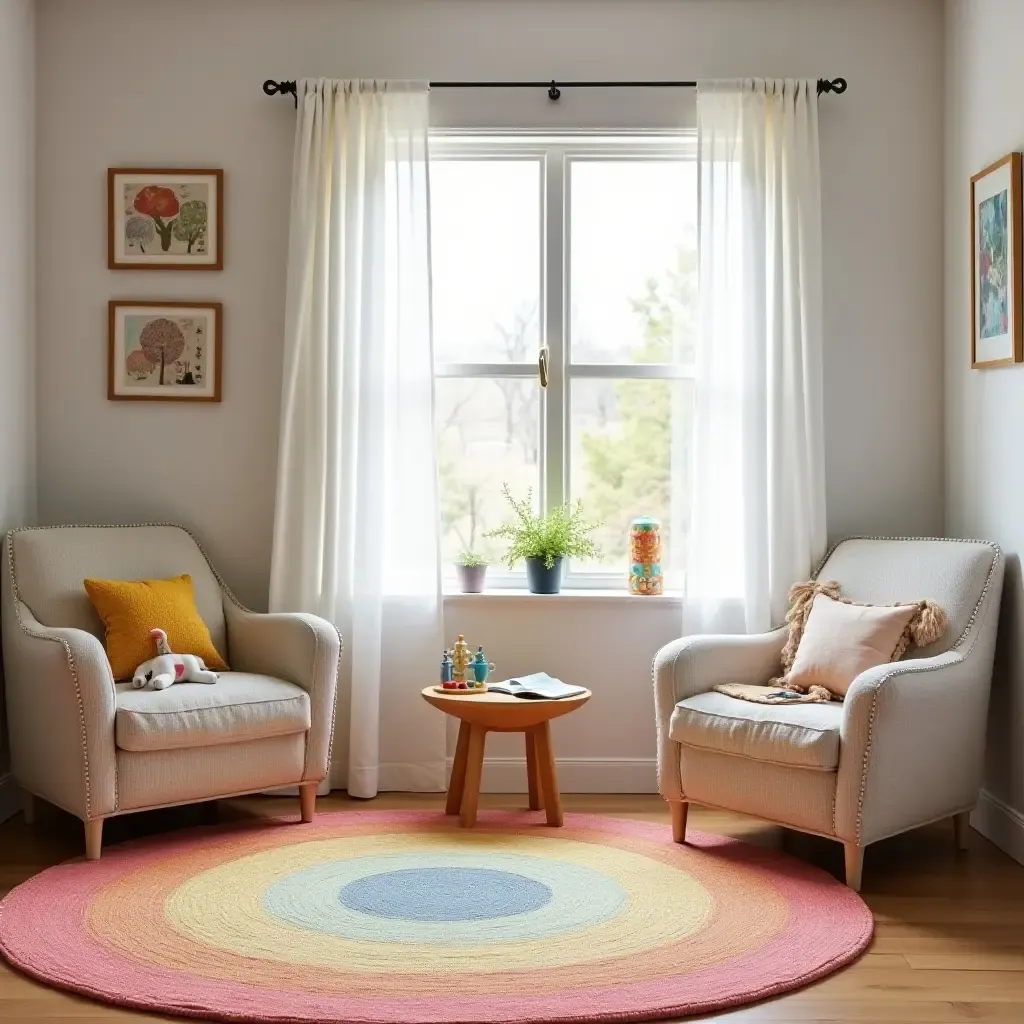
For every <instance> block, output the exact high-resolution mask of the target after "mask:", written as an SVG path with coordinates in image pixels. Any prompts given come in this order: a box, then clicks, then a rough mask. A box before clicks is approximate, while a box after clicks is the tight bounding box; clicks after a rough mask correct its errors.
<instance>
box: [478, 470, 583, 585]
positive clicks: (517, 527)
mask: <svg viewBox="0 0 1024 1024" xmlns="http://www.w3.org/2000/svg"><path fill="white" fill-rule="evenodd" d="M502 493H504V495H505V499H506V501H508V503H509V504H510V505H511V506H512V510H513V512H514V513H515V521H514V522H512V523H506V524H505V525H504V526H499V527H498V528H497V529H496V530H491V531H490V532H489V533H487V534H486V536H488V537H500V538H502V539H503V540H507V541H509V542H510V543H509V546H508V551H506V552H505V562H506V564H507V565H508V567H509V568H510V569H512V568H514V567H515V566H516V564H517V563H519V562H521V561H522V560H523V559H524V558H543V559H544V565H545V566H546V567H547V568H548V569H550V568H551V567H552V566H553V565H554V564H555V559H556V558H559V557H563V558H580V559H586V558H596V557H598V551H597V547H596V546H595V544H594V542H593V540H592V539H591V538H590V534H591V533H592V532H593V531H594V530H595V529H597V525H598V524H597V523H589V522H587V521H586V520H585V519H584V518H583V502H581V501H577V502H576V505H575V506H573V505H572V503H571V502H568V501H567V502H566V503H565V504H564V505H559V506H558V507H557V508H554V509H552V510H551V512H549V513H548V514H547V515H534V512H533V495H532V493H531V492H530V491H527V492H526V497H525V498H524V499H523V500H522V501H516V499H515V498H513V497H512V492H511V491H510V490H509V489H508V484H505V486H504V487H503V488H502Z"/></svg>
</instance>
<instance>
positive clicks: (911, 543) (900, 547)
mask: <svg viewBox="0 0 1024 1024" xmlns="http://www.w3.org/2000/svg"><path fill="white" fill-rule="evenodd" d="M997 557H998V548H997V547H996V546H995V545H994V544H989V543H986V542H983V541H968V540H930V539H927V540H926V539H922V540H916V539H911V540H874V539H868V538H853V539H851V540H844V541H843V542H842V543H841V544H839V545H837V546H836V548H835V549H834V550H833V551H832V553H831V554H830V555H829V557H828V560H827V561H826V562H825V564H824V565H823V566H822V567H821V569H820V570H819V571H818V574H817V579H819V580H837V581H838V583H839V586H840V588H841V591H842V595H843V597H848V598H850V600H852V601H863V602H866V603H868V604H893V603H896V602H906V603H912V602H915V601H921V600H929V601H934V602H935V603H936V604H937V605H939V606H940V607H941V608H942V609H943V611H945V613H946V615H947V616H948V618H949V627H948V629H947V630H946V632H945V634H944V635H943V636H941V637H940V638H939V639H938V640H937V641H936V642H935V643H933V644H929V645H928V646H927V647H911V648H910V649H909V650H908V651H907V653H906V654H905V655H904V657H907V658H929V657H932V656H933V655H936V654H941V653H942V652H943V651H948V650H949V649H950V648H951V647H952V646H953V645H954V644H956V642H957V640H958V639H959V638H960V637H961V636H962V635H963V634H964V633H965V631H966V630H967V628H968V625H969V624H970V623H971V617H972V615H973V614H974V611H975V609H976V608H977V607H978V605H979V602H980V600H981V597H982V594H983V593H984V591H985V587H986V584H987V583H988V580H989V576H990V573H991V572H992V568H993V566H994V565H995V564H996V561H997Z"/></svg>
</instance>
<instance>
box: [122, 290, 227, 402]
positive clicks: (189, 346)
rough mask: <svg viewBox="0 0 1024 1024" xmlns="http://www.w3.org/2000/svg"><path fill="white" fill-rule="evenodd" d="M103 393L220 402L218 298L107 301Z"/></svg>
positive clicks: (130, 397) (129, 397)
mask: <svg viewBox="0 0 1024 1024" xmlns="http://www.w3.org/2000/svg"><path fill="white" fill-rule="evenodd" d="M109 312H110V316H109V319H110V324H109V341H108V345H109V348H108V363H109V367H108V378H107V380H108V383H107V398H110V399H122V400H127V401H132V400H135V401H139V400H148V401H161V400H163V401H178V402H219V401H220V395H221V332H222V330H223V320H224V314H223V310H222V307H221V304H220V303H219V302H164V301H155V302H128V301H120V300H118V299H114V300H113V301H112V302H111V303H110V307H109Z"/></svg>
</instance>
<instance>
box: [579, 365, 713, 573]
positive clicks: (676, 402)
mask: <svg viewBox="0 0 1024 1024" xmlns="http://www.w3.org/2000/svg"><path fill="white" fill-rule="evenodd" d="M692 435H693V382H692V381H690V380H606V379H595V378H591V379H585V380H575V381H573V382H572V391H571V437H572V458H571V462H570V491H571V494H572V497H573V500H576V499H577V498H582V499H583V508H584V513H585V514H586V516H587V518H589V519H600V520H601V521H602V526H601V527H600V528H599V530H598V531H597V532H596V533H595V534H594V538H595V540H596V541H597V544H598V547H599V548H600V549H601V558H600V559H598V560H597V561H596V562H592V563H587V564H583V565H574V566H573V568H574V569H576V570H582V571H589V572H595V571H600V572H613V573H617V574H621V575H622V578H623V580H625V579H626V576H627V575H628V573H629V562H628V557H629V556H628V552H629V524H630V522H631V520H632V519H634V518H635V517H636V516H641V515H651V516H655V517H656V518H657V519H659V520H661V528H662V565H663V567H664V571H665V576H666V584H667V585H669V586H676V587H678V586H680V585H681V579H680V570H681V569H682V564H681V563H682V555H683V545H682V543H681V540H682V539H684V538H685V536H686V531H687V529H688V522H687V518H688V511H687V503H686V501H685V498H686V494H685V491H686V485H687V480H688V478H689V464H690V445H691V438H692Z"/></svg>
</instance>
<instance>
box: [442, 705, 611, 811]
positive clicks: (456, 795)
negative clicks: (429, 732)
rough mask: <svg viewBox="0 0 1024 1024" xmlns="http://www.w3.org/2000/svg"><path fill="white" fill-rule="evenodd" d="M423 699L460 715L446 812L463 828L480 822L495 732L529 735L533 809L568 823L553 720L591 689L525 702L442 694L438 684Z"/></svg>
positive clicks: (527, 747)
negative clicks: (489, 741)
mask: <svg viewBox="0 0 1024 1024" xmlns="http://www.w3.org/2000/svg"><path fill="white" fill-rule="evenodd" d="M422 693H423V699H424V700H426V701H427V703H428V704H433V705H434V707H435V708H440V709H441V710H442V711H443V712H444V713H445V714H446V715H454V716H455V717H456V718H458V719H459V742H458V745H457V746H456V748H455V762H454V764H453V765H452V778H451V782H450V783H449V785H448V801H447V803H446V804H445V809H444V812H445V814H457V815H459V824H460V825H461V826H462V827H463V828H472V827H473V825H475V824H476V809H477V805H478V803H479V802H480V776H481V774H482V772H483V767H484V738H485V737H486V736H487V734H488V733H489V732H521V733H524V734H525V737H526V777H527V780H528V782H529V790H530V810H531V811H537V810H540V808H541V806H543V807H544V810H545V811H546V813H547V823H548V824H549V825H555V826H558V825H561V824H562V798H561V796H560V795H559V792H558V776H557V775H556V773H555V755H554V751H553V750H552V747H551V729H550V727H549V725H548V723H549V722H550V721H551V719H552V718H559V717H560V716H562V715H567V714H569V712H570V711H575V710H576V708H579V707H582V706H583V705H584V704H586V702H587V701H588V700H590V696H591V694H590V691H589V690H584V691H583V693H581V694H579V696H577V697H565V698H563V699H562V700H524V699H523V698H522V697H513V696H512V695H511V694H507V693H494V692H492V691H488V692H487V693H481V694H477V695H475V696H470V695H468V694H459V693H458V692H457V691H453V692H451V693H442V692H440V691H438V690H435V689H434V687H433V686H427V687H425V688H424V689H423V691H422Z"/></svg>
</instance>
